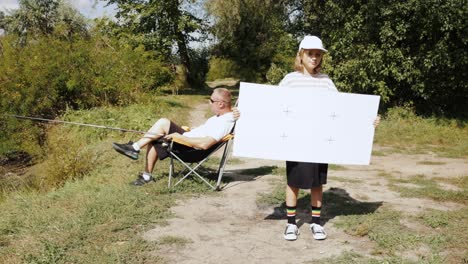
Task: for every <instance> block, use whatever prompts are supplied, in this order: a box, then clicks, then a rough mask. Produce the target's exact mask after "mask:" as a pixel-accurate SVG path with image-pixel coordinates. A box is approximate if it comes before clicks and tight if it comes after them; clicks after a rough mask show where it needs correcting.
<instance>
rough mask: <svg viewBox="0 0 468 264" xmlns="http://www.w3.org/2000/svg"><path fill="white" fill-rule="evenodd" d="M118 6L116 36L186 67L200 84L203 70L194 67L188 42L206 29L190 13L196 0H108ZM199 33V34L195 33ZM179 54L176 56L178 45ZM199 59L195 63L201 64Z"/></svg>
mask: <svg viewBox="0 0 468 264" xmlns="http://www.w3.org/2000/svg"><path fill="white" fill-rule="evenodd" d="M106 2H108V3H109V4H116V5H117V7H118V8H117V15H116V18H117V19H118V23H112V25H113V29H115V31H113V34H114V36H117V37H118V38H124V39H126V38H130V39H131V40H133V42H134V44H136V45H144V46H145V49H147V50H152V51H155V52H157V53H158V54H160V55H162V56H164V58H165V59H166V62H172V63H176V64H181V65H183V66H184V67H185V71H186V77H187V81H188V83H189V84H191V85H194V84H199V82H200V80H198V79H197V78H199V77H200V76H198V75H197V74H198V73H199V72H192V71H193V69H194V66H196V65H192V63H193V61H192V60H191V59H192V58H191V56H190V55H191V54H190V53H191V51H190V47H189V46H188V42H189V41H191V40H195V39H197V38H196V37H195V36H196V35H200V33H203V32H204V30H205V27H206V25H205V22H204V21H203V20H202V19H200V18H198V17H196V16H195V15H194V14H193V12H190V11H189V10H188V9H189V8H188V7H187V6H189V4H190V3H191V2H195V1H178V0H169V1H128V0H107V1H106ZM194 33H196V34H194ZM175 47H177V49H176V51H175V52H176V54H177V55H178V56H176V57H175V56H173V54H174V50H175V49H174V48H175ZM197 63H198V62H195V64H197Z"/></svg>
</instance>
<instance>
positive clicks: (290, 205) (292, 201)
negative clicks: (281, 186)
mask: <svg viewBox="0 0 468 264" xmlns="http://www.w3.org/2000/svg"><path fill="white" fill-rule="evenodd" d="M298 193H299V188H295V187H291V186H289V185H286V211H287V217H288V224H294V225H295V224H296V208H297V195H298Z"/></svg>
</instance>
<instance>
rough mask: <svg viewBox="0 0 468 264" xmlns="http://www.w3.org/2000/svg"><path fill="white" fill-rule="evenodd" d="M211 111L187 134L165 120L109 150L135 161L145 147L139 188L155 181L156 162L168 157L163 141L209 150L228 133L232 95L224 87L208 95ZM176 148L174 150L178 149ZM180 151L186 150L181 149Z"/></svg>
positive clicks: (230, 122) (231, 120)
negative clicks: (139, 135)
mask: <svg viewBox="0 0 468 264" xmlns="http://www.w3.org/2000/svg"><path fill="white" fill-rule="evenodd" d="M210 105H211V111H212V112H213V113H214V114H215V115H214V116H212V117H210V118H209V119H208V120H207V121H206V122H205V123H204V124H203V125H201V126H199V127H196V128H194V129H192V130H190V131H188V132H186V131H185V130H184V129H182V128H181V127H180V126H178V125H177V124H175V123H173V122H172V121H170V120H169V119H167V118H161V119H159V120H158V121H157V122H156V123H154V125H153V126H152V127H151V128H150V129H149V130H148V133H147V134H145V135H144V136H143V137H142V138H141V139H140V140H138V141H137V142H135V143H133V142H131V141H130V142H128V143H127V144H119V143H113V144H112V147H113V148H114V149H115V150H116V151H117V152H119V153H121V154H123V155H125V156H127V157H129V158H131V159H134V160H137V159H138V155H139V153H140V149H141V148H143V147H145V146H147V151H146V164H145V170H144V172H143V173H140V175H139V176H138V179H137V180H135V181H134V182H133V185H136V186H141V185H144V184H146V183H149V182H151V181H154V178H153V176H152V172H153V169H154V166H155V164H156V161H157V160H158V159H160V160H162V159H164V158H167V157H168V156H169V153H168V152H167V150H166V148H165V147H163V146H162V141H161V140H159V139H164V140H174V141H177V142H184V143H185V144H189V145H190V146H192V148H191V149H193V148H195V149H201V150H206V149H209V148H210V147H211V146H213V145H214V144H216V143H218V142H219V141H220V140H221V139H222V138H223V137H224V136H226V135H227V134H229V133H230V132H231V130H232V128H233V126H234V121H235V120H234V116H233V114H232V110H231V92H229V90H228V89H226V88H216V89H214V90H213V93H212V94H211V96H210ZM178 146H179V145H176V146H175V147H178ZM179 148H181V151H184V149H187V147H185V148H184V146H180V147H179Z"/></svg>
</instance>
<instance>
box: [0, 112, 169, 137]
mask: <svg viewBox="0 0 468 264" xmlns="http://www.w3.org/2000/svg"><path fill="white" fill-rule="evenodd" d="M4 116H8V117H14V118H17V119H27V120H33V121H41V122H46V123H57V124H67V125H77V126H86V127H94V128H102V129H110V130H117V131H121V132H130V133H138V134H149V135H154V136H165V135H164V134H156V133H152V132H147V131H140V130H133V129H125V128H119V127H110V126H102V125H94V124H85V123H78V122H70V121H63V120H54V119H47V118H40V117H31V116H20V115H9V114H4Z"/></svg>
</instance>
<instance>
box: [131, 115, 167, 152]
mask: <svg viewBox="0 0 468 264" xmlns="http://www.w3.org/2000/svg"><path fill="white" fill-rule="evenodd" d="M170 127H171V120H169V119H167V118H160V119H159V120H158V121H156V123H154V125H153V126H152V127H151V128H150V129H149V130H148V132H149V133H148V134H145V135H144V136H143V137H142V138H141V139H140V140H138V141H137V142H135V144H137V145H138V147H139V148H143V147H144V146H146V145H147V144H148V143H150V142H151V141H155V140H158V139H159V138H161V137H163V136H165V135H167V134H169V129H170ZM134 146H135V145H134Z"/></svg>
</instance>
